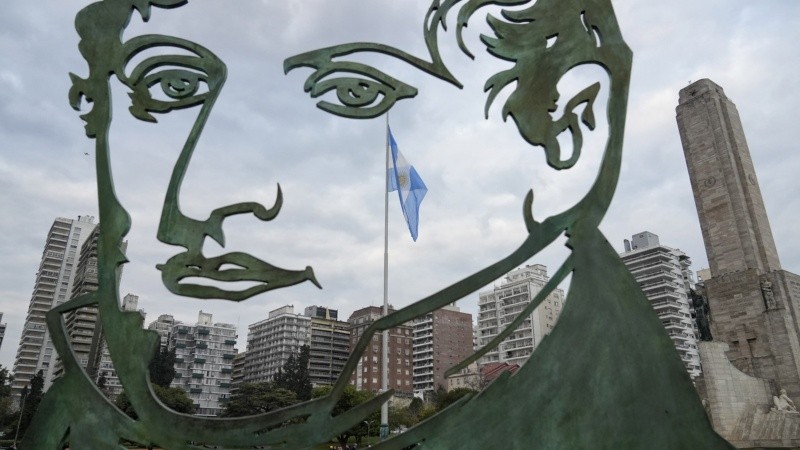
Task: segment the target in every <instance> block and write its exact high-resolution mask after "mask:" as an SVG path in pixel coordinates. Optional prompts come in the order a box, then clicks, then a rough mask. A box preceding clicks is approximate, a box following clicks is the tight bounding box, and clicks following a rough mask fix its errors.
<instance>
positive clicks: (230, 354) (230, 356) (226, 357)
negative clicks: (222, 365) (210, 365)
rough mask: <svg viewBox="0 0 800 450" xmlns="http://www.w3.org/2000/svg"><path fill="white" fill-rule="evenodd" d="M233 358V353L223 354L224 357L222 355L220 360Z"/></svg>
mask: <svg viewBox="0 0 800 450" xmlns="http://www.w3.org/2000/svg"><path fill="white" fill-rule="evenodd" d="M234 357H236V355H234V354H233V353H225V354H224V355H222V359H233V358H234Z"/></svg>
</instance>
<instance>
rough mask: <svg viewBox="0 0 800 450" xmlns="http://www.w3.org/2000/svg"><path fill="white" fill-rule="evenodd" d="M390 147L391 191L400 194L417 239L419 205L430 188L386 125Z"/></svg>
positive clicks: (414, 237)
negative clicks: (404, 154)
mask: <svg viewBox="0 0 800 450" xmlns="http://www.w3.org/2000/svg"><path fill="white" fill-rule="evenodd" d="M386 131H387V133H386V134H387V139H389V148H390V149H391V150H392V158H391V160H390V161H389V167H387V170H388V171H389V186H387V189H389V192H392V191H397V193H398V194H399V196H400V206H401V207H402V208H403V215H404V216H405V218H406V222H408V231H410V232H411V238H412V239H414V241H416V240H417V226H418V225H419V205H420V203H422V199H424V198H425V194H426V193H427V192H428V188H427V187H426V186H425V183H423V182H422V178H420V177H419V174H418V173H417V171H416V169H414V166H412V165H411V164H409V163H408V161H406V158H405V157H403V154H402V153H400V150H398V149H397V142H395V140H394V136H392V130H391V128H389V127H388V126H387V127H386Z"/></svg>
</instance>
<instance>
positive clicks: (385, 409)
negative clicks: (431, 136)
mask: <svg viewBox="0 0 800 450" xmlns="http://www.w3.org/2000/svg"><path fill="white" fill-rule="evenodd" d="M384 168H385V173H386V180H385V183H384V184H383V315H384V316H387V315H389V112H388V111H387V112H386V165H385V166H384ZM382 341H383V349H382V350H383V352H382V357H381V361H382V363H383V367H382V369H383V370H382V372H383V380H382V383H381V389H382V391H383V392H386V391H387V390H389V330H383V339H382ZM380 435H381V440H383V439H385V438H387V437H388V436H389V401H388V400H387V401H386V403H384V404H383V405H381V428H380Z"/></svg>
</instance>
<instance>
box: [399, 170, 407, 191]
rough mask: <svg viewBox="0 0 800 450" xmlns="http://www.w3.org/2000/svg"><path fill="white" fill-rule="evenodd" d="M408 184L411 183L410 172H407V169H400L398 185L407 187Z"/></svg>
mask: <svg viewBox="0 0 800 450" xmlns="http://www.w3.org/2000/svg"><path fill="white" fill-rule="evenodd" d="M408 184H409V176H408V172H406V171H405V170H404V171H402V172H400V171H398V172H397V185H398V186H400V187H401V188H407V187H408Z"/></svg>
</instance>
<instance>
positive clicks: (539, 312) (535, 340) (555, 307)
mask: <svg viewBox="0 0 800 450" xmlns="http://www.w3.org/2000/svg"><path fill="white" fill-rule="evenodd" d="M548 280H550V277H549V276H548V275H547V267H545V266H543V265H541V264H534V265H528V266H525V267H520V268H519V269H516V270H512V271H511V272H509V273H508V275H506V277H505V279H504V280H503V281H502V282H501V284H500V285H499V286H496V287H495V288H494V289H492V290H491V291H485V292H480V293H479V294H478V306H479V312H478V346H479V347H484V346H486V345H488V344H489V343H490V342H491V341H492V339H494V338H495V337H496V336H497V335H498V334H500V332H502V331H503V329H505V327H506V325H507V324H508V323H510V322H511V321H513V320H514V319H516V317H517V316H518V315H519V314H520V313H521V312H522V311H523V310H524V309H525V308H526V307H527V306H528V305H529V304H530V303H531V301H533V299H534V298H535V297H536V294H538V293H539V291H541V290H542V287H544V285H545V283H547V282H548ZM563 307H564V291H563V290H562V289H559V288H556V289H554V290H553V292H551V293H550V294H548V295H547V297H545V298H544V300H542V302H541V304H540V305H539V306H538V307H536V308H535V309H534V310H533V312H531V314H530V316H529V317H527V318H525V320H524V321H523V322H522V324H520V326H519V327H517V329H516V330H515V331H514V332H513V333H512V334H511V335H510V336H508V337H507V338H506V339H504V340H503V341H502V342H501V343H500V344H499V345H498V346H497V347H496V348H494V349H492V350H490V351H489V352H487V353H486V355H484V356H483V357H482V358H481V359H480V360H479V361H478V363H479V364H480V365H483V364H488V363H494V362H507V363H509V364H518V365H520V366H522V365H523V364H525V361H527V360H528V357H529V356H530V355H531V354H532V353H533V350H534V349H535V348H536V346H537V345H539V342H541V340H542V339H543V338H544V337H545V336H546V335H548V334H550V331H551V330H552V329H553V327H554V326H555V323H556V320H558V316H559V315H560V314H561V309H562V308H563Z"/></svg>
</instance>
